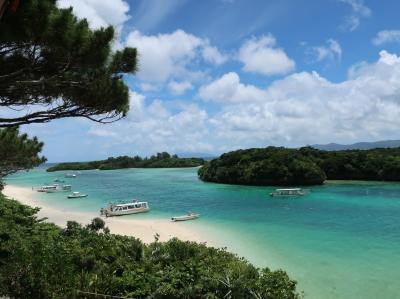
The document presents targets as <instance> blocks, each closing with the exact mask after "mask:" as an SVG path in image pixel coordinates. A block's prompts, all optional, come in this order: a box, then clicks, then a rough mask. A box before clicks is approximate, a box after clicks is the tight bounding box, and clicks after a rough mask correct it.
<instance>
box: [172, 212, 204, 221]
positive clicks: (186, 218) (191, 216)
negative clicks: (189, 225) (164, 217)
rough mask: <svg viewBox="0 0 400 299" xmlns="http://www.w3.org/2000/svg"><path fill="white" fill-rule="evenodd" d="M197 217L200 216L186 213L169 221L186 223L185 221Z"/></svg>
mask: <svg viewBox="0 0 400 299" xmlns="http://www.w3.org/2000/svg"><path fill="white" fill-rule="evenodd" d="M199 217H200V214H195V213H193V212H188V213H187V214H186V215H182V216H175V217H172V218H171V220H172V221H186V220H192V219H197V218H199Z"/></svg>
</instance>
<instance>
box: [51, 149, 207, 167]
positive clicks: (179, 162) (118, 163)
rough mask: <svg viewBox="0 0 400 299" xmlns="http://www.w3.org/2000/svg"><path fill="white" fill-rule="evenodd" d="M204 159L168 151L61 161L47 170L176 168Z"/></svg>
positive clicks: (194, 163)
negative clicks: (84, 160)
mask: <svg viewBox="0 0 400 299" xmlns="http://www.w3.org/2000/svg"><path fill="white" fill-rule="evenodd" d="M204 162H205V161H204V159H200V158H179V157H178V156H177V155H173V156H171V155H170V154H168V153H166V152H162V153H157V155H156V156H151V157H150V158H144V159H143V158H141V157H139V156H134V157H128V156H120V157H116V158H112V157H111V158H108V159H107V160H100V161H91V162H69V163H60V164H57V165H55V166H52V167H49V168H48V169H47V171H58V170H88V169H100V170H110V169H122V168H174V167H196V166H200V165H203V164H204Z"/></svg>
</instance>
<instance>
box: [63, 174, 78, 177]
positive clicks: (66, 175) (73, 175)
mask: <svg viewBox="0 0 400 299" xmlns="http://www.w3.org/2000/svg"><path fill="white" fill-rule="evenodd" d="M64 177H66V178H76V174H75V173H66V174H65V175H64Z"/></svg>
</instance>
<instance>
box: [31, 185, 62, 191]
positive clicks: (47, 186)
mask: <svg viewBox="0 0 400 299" xmlns="http://www.w3.org/2000/svg"><path fill="white" fill-rule="evenodd" d="M57 186H58V185H57V184H53V185H43V186H42V187H40V188H39V189H37V192H47V191H49V190H56V188H57ZM32 189H33V188H32Z"/></svg>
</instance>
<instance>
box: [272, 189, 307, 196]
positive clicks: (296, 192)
mask: <svg viewBox="0 0 400 299" xmlns="http://www.w3.org/2000/svg"><path fill="white" fill-rule="evenodd" d="M304 194H306V192H305V190H303V189H301V188H286V189H276V190H275V192H272V193H270V194H269V195H271V196H302V195H304Z"/></svg>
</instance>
